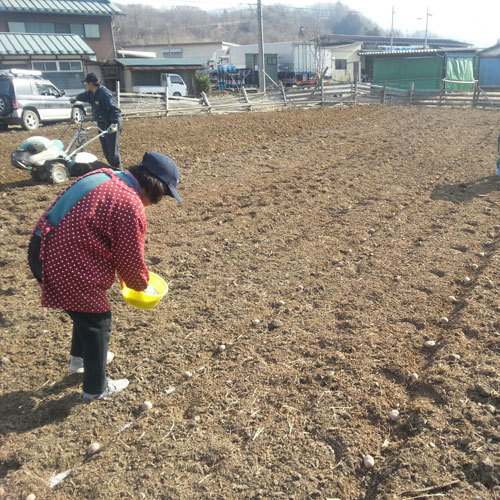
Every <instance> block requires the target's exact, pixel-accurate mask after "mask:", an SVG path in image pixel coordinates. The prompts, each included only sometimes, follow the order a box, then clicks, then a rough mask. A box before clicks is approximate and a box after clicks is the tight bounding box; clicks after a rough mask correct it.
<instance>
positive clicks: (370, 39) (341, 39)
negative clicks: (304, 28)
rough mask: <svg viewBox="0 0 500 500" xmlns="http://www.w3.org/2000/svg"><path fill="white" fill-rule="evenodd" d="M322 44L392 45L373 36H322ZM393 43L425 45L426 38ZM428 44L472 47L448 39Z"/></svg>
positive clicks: (388, 40)
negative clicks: (358, 43) (360, 43)
mask: <svg viewBox="0 0 500 500" xmlns="http://www.w3.org/2000/svg"><path fill="white" fill-rule="evenodd" d="M320 42H321V43H322V44H325V43H326V44H328V43H333V44H335V43H346V42H351V43H352V42H363V43H369V44H372V43H374V44H379V45H380V44H384V45H387V44H389V43H391V37H390V36H373V35H336V34H330V35H322V36H321V37H320ZM392 42H393V43H394V45H405V44H406V45H416V44H423V43H424V38H421V37H393V38H392ZM427 44H428V45H430V46H432V47H433V48H437V46H439V47H464V48H465V47H470V46H471V44H470V43H465V42H459V41H457V40H450V39H447V38H428V39H427Z"/></svg>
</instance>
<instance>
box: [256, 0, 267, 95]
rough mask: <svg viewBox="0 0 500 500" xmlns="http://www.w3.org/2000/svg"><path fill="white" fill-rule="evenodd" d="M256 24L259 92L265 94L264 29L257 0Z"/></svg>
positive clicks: (260, 8)
mask: <svg viewBox="0 0 500 500" xmlns="http://www.w3.org/2000/svg"><path fill="white" fill-rule="evenodd" d="M257 23H258V26H259V91H260V92H263V93H264V94H265V93H266V70H265V67H264V27H263V25H262V2H261V0H257Z"/></svg>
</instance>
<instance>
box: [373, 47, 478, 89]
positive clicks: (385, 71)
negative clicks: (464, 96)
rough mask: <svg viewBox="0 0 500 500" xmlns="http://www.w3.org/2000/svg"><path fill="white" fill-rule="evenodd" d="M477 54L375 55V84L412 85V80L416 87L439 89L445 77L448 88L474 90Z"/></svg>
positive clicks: (398, 86) (406, 86) (397, 86)
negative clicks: (475, 55)
mask: <svg viewBox="0 0 500 500" xmlns="http://www.w3.org/2000/svg"><path fill="white" fill-rule="evenodd" d="M474 64H475V58H474V56H464V55H460V56H454V55H451V56H450V55H447V56H446V59H445V58H444V57H443V56H440V55H437V54H435V55H432V56H422V57H408V56H406V57H405V56H399V57H387V56H380V57H374V58H373V81H372V83H374V84H375V85H387V86H388V87H393V88H399V89H409V88H410V85H411V82H414V84H415V87H414V88H415V90H418V89H426V90H439V89H440V88H441V85H442V80H443V78H445V79H446V80H453V83H451V82H446V88H447V89H448V90H452V89H458V90H471V89H473V87H474V83H470V82H474ZM454 82H467V83H454Z"/></svg>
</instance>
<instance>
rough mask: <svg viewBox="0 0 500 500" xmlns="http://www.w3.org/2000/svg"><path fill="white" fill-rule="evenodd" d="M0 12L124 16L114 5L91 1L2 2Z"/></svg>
mask: <svg viewBox="0 0 500 500" xmlns="http://www.w3.org/2000/svg"><path fill="white" fill-rule="evenodd" d="M0 12H30V13H37V14H79V15H85V16H115V15H124V14H123V12H122V11H121V10H120V9H119V8H118V6H116V5H114V4H112V3H109V2H106V1H90V0H84V1H76V0H0Z"/></svg>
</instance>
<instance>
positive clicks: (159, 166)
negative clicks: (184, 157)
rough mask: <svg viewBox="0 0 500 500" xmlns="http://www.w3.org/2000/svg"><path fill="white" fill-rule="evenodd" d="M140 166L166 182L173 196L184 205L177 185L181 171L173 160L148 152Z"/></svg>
mask: <svg viewBox="0 0 500 500" xmlns="http://www.w3.org/2000/svg"><path fill="white" fill-rule="evenodd" d="M139 165H141V166H143V167H144V168H145V169H146V170H147V171H148V172H149V173H151V174H153V175H154V176H155V177H156V178H157V179H160V180H161V181H162V182H164V183H165V184H166V185H167V186H168V188H169V189H170V192H171V193H172V196H173V197H174V198H175V199H176V200H177V201H180V202H181V203H182V199H181V197H180V196H179V193H178V192H177V184H179V177H180V174H179V169H178V168H177V165H176V164H175V163H174V161H173V160H172V158H170V157H169V156H166V155H162V154H161V153H149V152H148V153H144V156H143V158H142V162H141V163H139Z"/></svg>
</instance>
